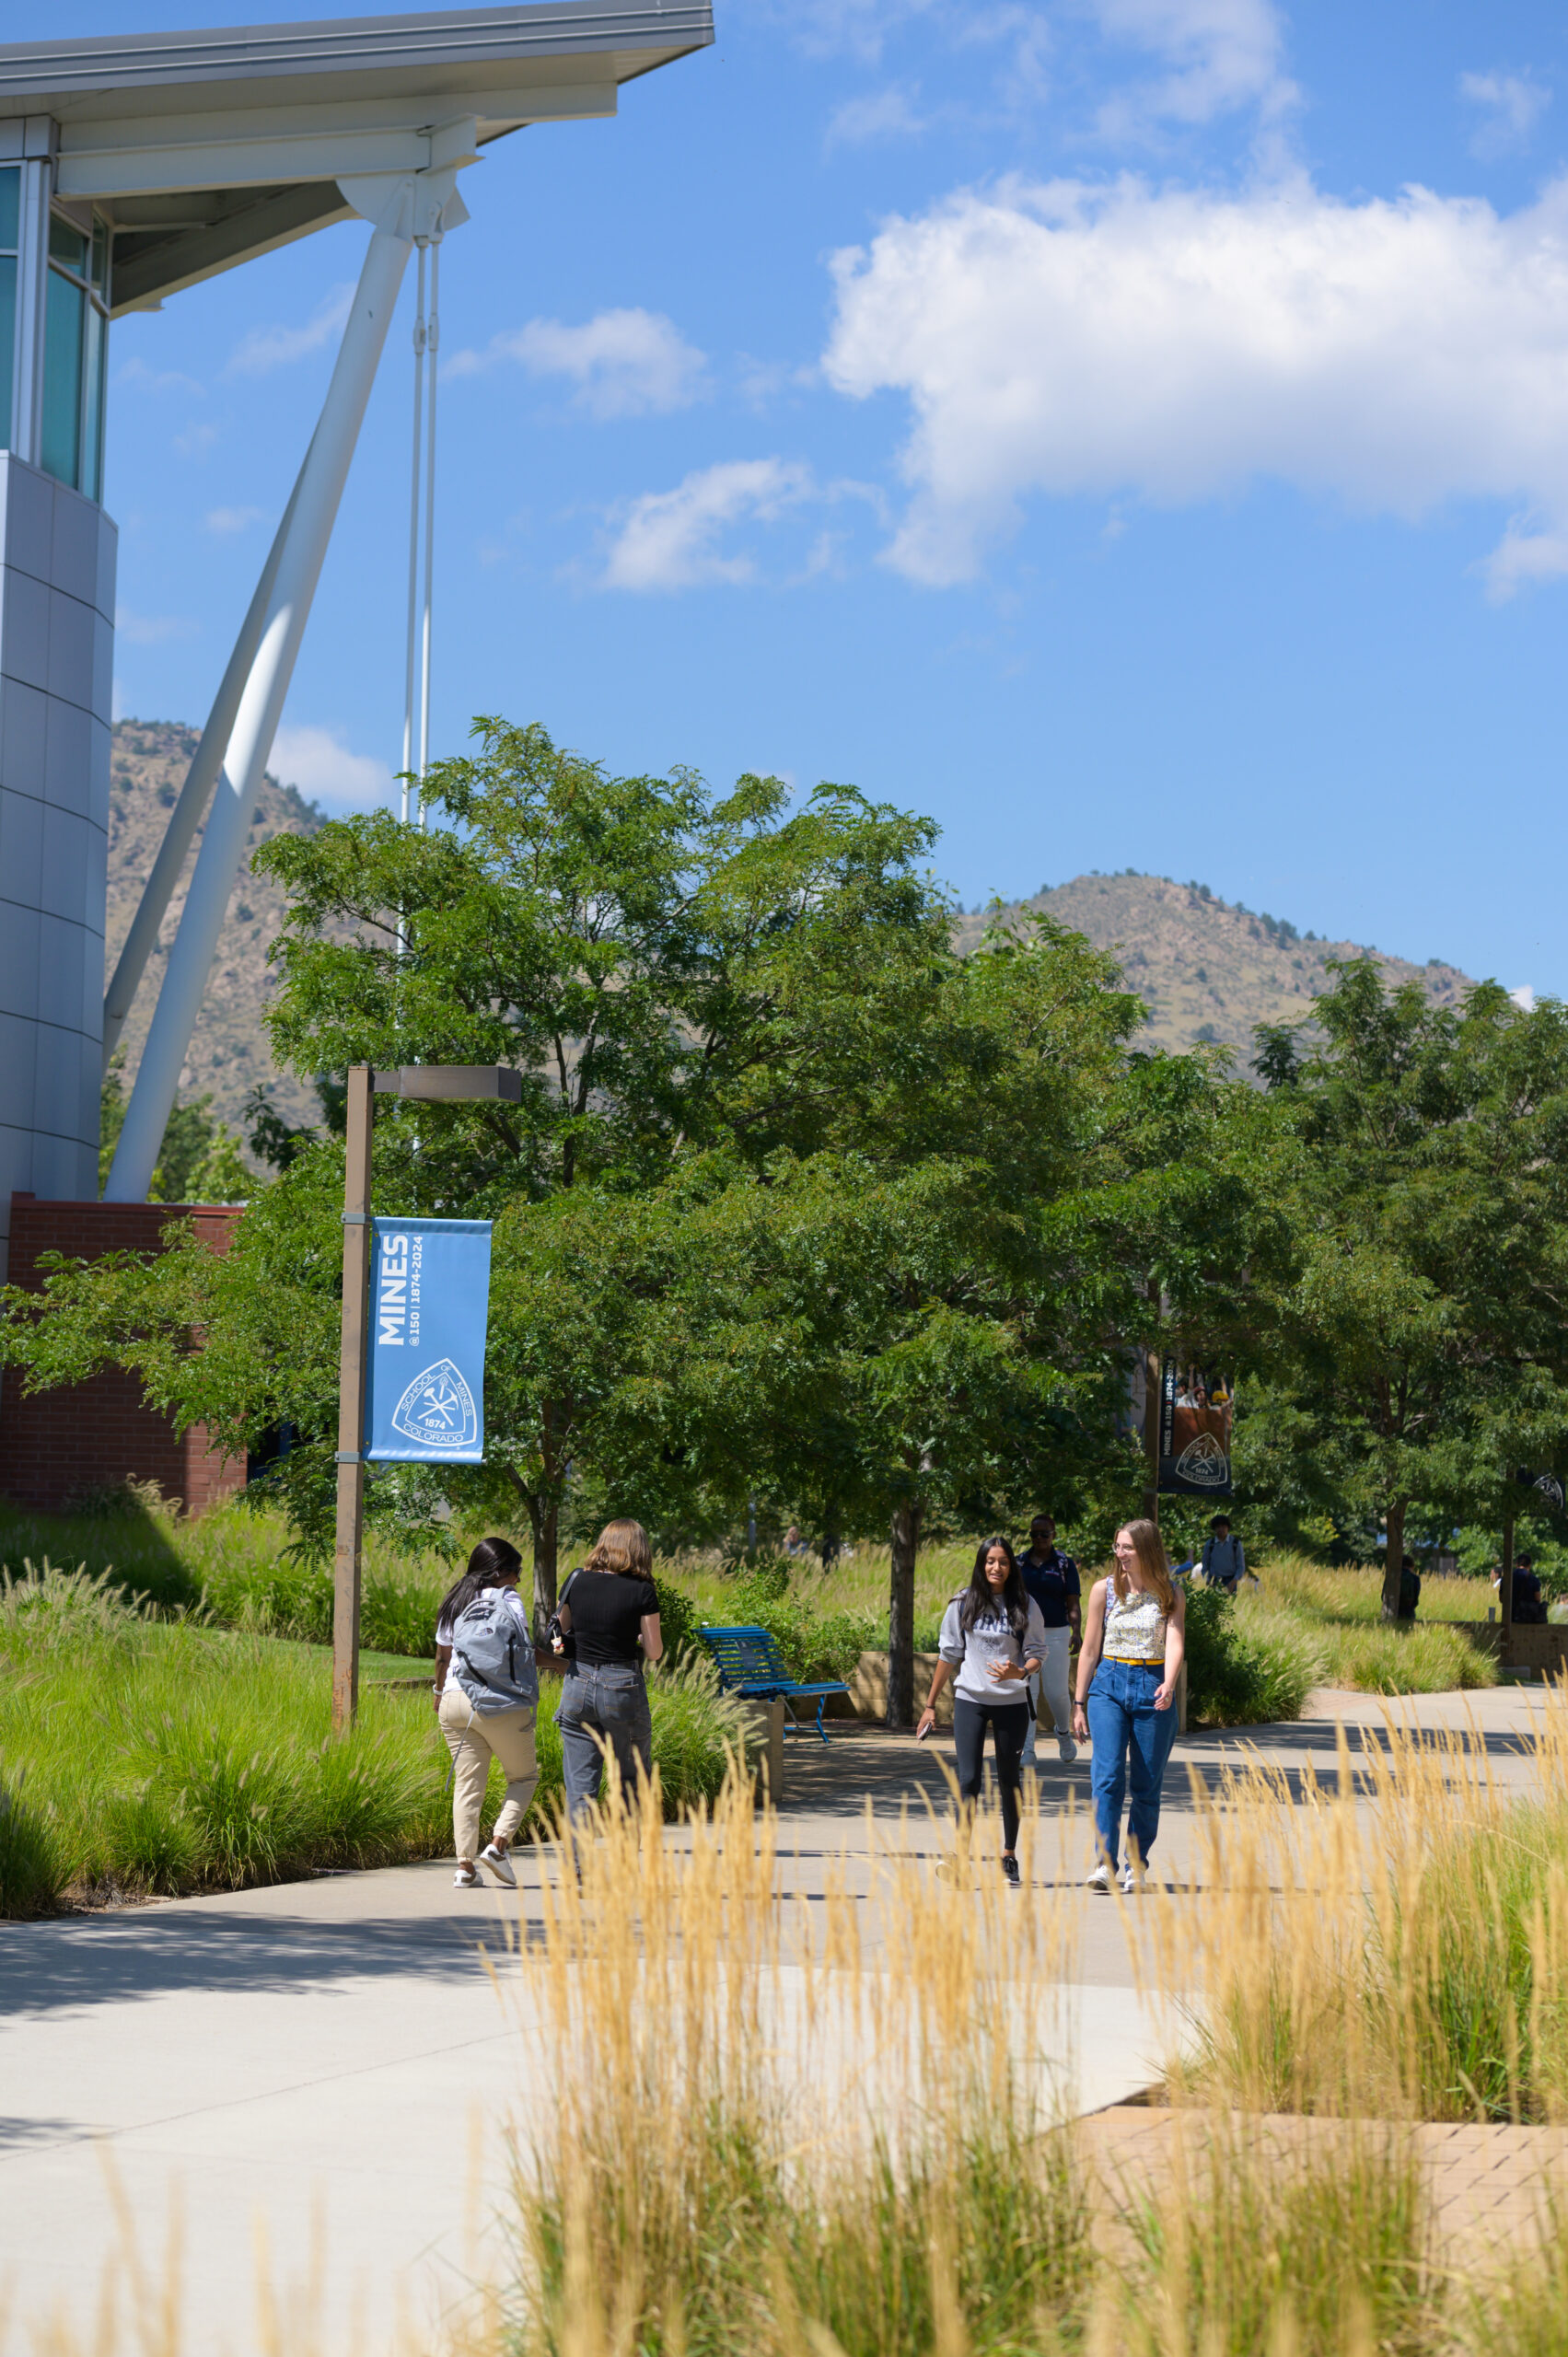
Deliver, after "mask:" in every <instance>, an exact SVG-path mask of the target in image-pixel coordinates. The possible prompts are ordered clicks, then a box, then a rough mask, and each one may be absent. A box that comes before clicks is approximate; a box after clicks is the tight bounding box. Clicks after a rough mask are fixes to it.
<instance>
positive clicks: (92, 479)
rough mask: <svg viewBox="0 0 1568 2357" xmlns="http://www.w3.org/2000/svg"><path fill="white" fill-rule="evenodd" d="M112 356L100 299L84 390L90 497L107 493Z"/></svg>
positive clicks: (85, 483)
mask: <svg viewBox="0 0 1568 2357" xmlns="http://www.w3.org/2000/svg"><path fill="white" fill-rule="evenodd" d="M108 359H109V321H108V320H107V319H105V318H104V316H103V313H102V312H101V311H100V310H99V308H98V306H97V304H96V303H89V304H88V305H87V366H86V369H85V371H84V375H85V379H86V381H85V383H84V386H83V392H82V480H81V482H80V484H79V485H78V488H79V489H80V490H82V491H85V492H86V493H87V497H88V498H89V499H101V498H102V497H103V378H104V368H105V365H106V363H107V362H108Z"/></svg>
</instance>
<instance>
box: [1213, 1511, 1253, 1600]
mask: <svg viewBox="0 0 1568 2357" xmlns="http://www.w3.org/2000/svg"><path fill="white" fill-rule="evenodd" d="M1202 1570H1203V1577H1204V1578H1205V1579H1206V1580H1207V1581H1208V1583H1209V1585H1210V1586H1211V1587H1223V1588H1224V1590H1225V1594H1226V1595H1227V1596H1234V1595H1235V1594H1236V1591H1237V1588H1238V1587H1239V1586H1240V1585H1241V1583H1242V1581H1243V1580H1244V1579H1245V1578H1246V1577H1247V1554H1246V1550H1245V1549H1244V1548H1243V1546H1242V1544H1241V1541H1240V1539H1239V1538H1232V1537H1231V1535H1230V1523H1229V1521H1228V1519H1227V1517H1226V1516H1225V1515H1223V1514H1217V1515H1215V1516H1214V1520H1213V1522H1211V1523H1210V1525H1209V1536H1208V1537H1207V1538H1205V1539H1204V1541H1203V1564H1202Z"/></svg>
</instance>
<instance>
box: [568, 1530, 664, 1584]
mask: <svg viewBox="0 0 1568 2357" xmlns="http://www.w3.org/2000/svg"><path fill="white" fill-rule="evenodd" d="M583 1569H584V1571H585V1572H619V1573H621V1576H622V1577H623V1578H625V1579H631V1580H651V1579H652V1577H653V1575H654V1550H653V1549H652V1547H651V1546H650V1545H649V1543H648V1534H647V1532H646V1531H645V1529H644V1528H643V1526H642V1524H641V1523H640V1522H626V1521H622V1522H607V1523H606V1524H605V1526H604V1528H603V1529H602V1530H601V1531H600V1532H599V1535H598V1541H597V1543H596V1544H595V1547H594V1551H593V1553H592V1554H591V1555H590V1556H589V1557H588V1560H587V1562H586V1563H585V1564H584V1565H583Z"/></svg>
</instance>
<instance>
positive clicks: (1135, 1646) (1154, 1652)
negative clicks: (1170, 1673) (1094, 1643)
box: [1103, 1579, 1167, 1669]
mask: <svg viewBox="0 0 1568 2357" xmlns="http://www.w3.org/2000/svg"><path fill="white" fill-rule="evenodd" d="M1166 1618H1167V1616H1166V1614H1165V1612H1164V1610H1163V1608H1161V1605H1160V1600H1159V1598H1158V1596H1154V1595H1152V1594H1150V1593H1149V1592H1148V1591H1147V1590H1145V1589H1144V1588H1136V1587H1129V1589H1128V1591H1127V1600H1126V1602H1125V1603H1122V1602H1121V1600H1120V1599H1119V1598H1118V1596H1117V1593H1116V1582H1115V1581H1114V1580H1113V1579H1108V1580H1107V1581H1106V1584H1105V1644H1104V1647H1103V1650H1104V1652H1105V1653H1107V1654H1109V1655H1111V1656H1112V1657H1113V1658H1115V1659H1116V1660H1119V1661H1150V1662H1156V1663H1157V1664H1158V1665H1159V1666H1160V1667H1161V1668H1162V1669H1163V1668H1164V1666H1165V1624H1166Z"/></svg>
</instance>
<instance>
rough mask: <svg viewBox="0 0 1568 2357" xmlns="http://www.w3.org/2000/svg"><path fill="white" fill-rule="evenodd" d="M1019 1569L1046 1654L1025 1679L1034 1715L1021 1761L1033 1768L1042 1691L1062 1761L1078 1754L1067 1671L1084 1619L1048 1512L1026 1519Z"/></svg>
mask: <svg viewBox="0 0 1568 2357" xmlns="http://www.w3.org/2000/svg"><path fill="white" fill-rule="evenodd" d="M1018 1570H1019V1572H1020V1573H1022V1575H1023V1582H1024V1586H1025V1589H1026V1590H1027V1592H1028V1595H1029V1596H1032V1597H1033V1598H1034V1601H1035V1602H1036V1603H1037V1604H1038V1605H1039V1607H1040V1619H1041V1620H1043V1621H1044V1622H1045V1653H1044V1655H1043V1657H1042V1658H1041V1661H1040V1668H1039V1670H1038V1671H1037V1673H1036V1675H1035V1676H1034V1677H1033V1678H1030V1680H1029V1699H1030V1700H1031V1701H1032V1702H1033V1703H1034V1706H1035V1712H1036V1714H1037V1715H1036V1716H1034V1717H1032V1718H1031V1719H1030V1721H1029V1731H1028V1736H1026V1737H1025V1739H1024V1756H1023V1759H1022V1762H1021V1765H1022V1766H1024V1767H1026V1768H1032V1767H1033V1766H1034V1764H1035V1736H1036V1735H1037V1734H1038V1732H1039V1728H1040V1720H1039V1716H1038V1713H1039V1711H1040V1696H1041V1694H1042V1693H1043V1694H1044V1696H1045V1699H1046V1701H1048V1702H1049V1703H1050V1705H1051V1717H1052V1718H1053V1719H1054V1720H1055V1722H1056V1748H1057V1751H1058V1752H1059V1753H1060V1755H1061V1758H1062V1760H1063V1765H1065V1764H1066V1763H1067V1761H1069V1760H1072V1759H1076V1758H1077V1757H1078V1747H1077V1745H1076V1744H1075V1743H1074V1740H1073V1705H1072V1701H1071V1699H1070V1695H1069V1689H1068V1669H1069V1666H1070V1660H1071V1649H1072V1646H1073V1645H1074V1644H1078V1643H1081V1642H1082V1640H1083V1622H1082V1618H1081V1608H1080V1605H1079V1594H1080V1590H1079V1585H1078V1566H1077V1564H1076V1563H1075V1562H1074V1561H1073V1558H1072V1556H1071V1555H1064V1554H1063V1552H1062V1550H1061V1548H1060V1547H1058V1545H1057V1543H1056V1525H1055V1524H1054V1523H1053V1522H1052V1521H1051V1516H1050V1515H1048V1514H1037V1515H1036V1516H1035V1518H1034V1520H1033V1521H1032V1522H1031V1523H1030V1525H1029V1551H1028V1554H1027V1555H1020V1556H1019V1558H1018Z"/></svg>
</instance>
